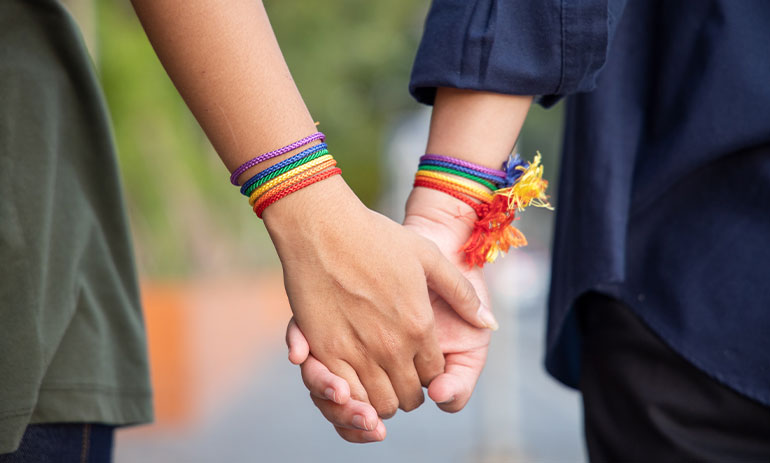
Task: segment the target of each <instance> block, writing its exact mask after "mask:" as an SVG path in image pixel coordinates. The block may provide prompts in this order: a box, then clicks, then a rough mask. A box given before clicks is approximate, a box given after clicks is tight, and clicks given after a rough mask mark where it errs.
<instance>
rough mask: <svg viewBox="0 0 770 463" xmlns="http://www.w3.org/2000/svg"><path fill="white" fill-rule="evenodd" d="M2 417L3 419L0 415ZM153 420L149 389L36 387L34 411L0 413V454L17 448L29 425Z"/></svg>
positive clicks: (132, 423) (110, 423) (143, 421)
mask: <svg viewBox="0 0 770 463" xmlns="http://www.w3.org/2000/svg"><path fill="white" fill-rule="evenodd" d="M4 415H5V416H4ZM153 419H154V415H153V410H152V393H151V391H150V390H147V389H145V390H141V389H125V390H123V389H118V388H110V387H105V386H102V385H97V384H92V385H76V386H73V385H70V386H69V387H67V385H64V384H61V385H59V384H57V385H52V386H50V387H48V386H44V387H41V388H40V393H39V395H38V399H37V405H35V407H34V408H26V409H24V408H19V409H16V410H8V411H0V455H2V454H3V453H10V452H14V451H15V450H17V449H18V448H19V445H20V443H21V439H22V437H23V435H24V431H25V430H26V428H27V426H28V425H30V424H42V423H98V424H106V425H110V426H130V425H138V424H147V423H150V422H152V421H153Z"/></svg>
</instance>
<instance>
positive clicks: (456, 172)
mask: <svg viewBox="0 0 770 463" xmlns="http://www.w3.org/2000/svg"><path fill="white" fill-rule="evenodd" d="M419 169H420V170H425V171H434V172H446V173H447V174H453V175H457V176H459V177H464V178H467V179H468V180H473V181H474V182H476V183H480V184H482V185H484V186H485V187H487V188H489V189H490V190H496V189H497V185H495V184H494V183H492V182H490V181H489V180H487V179H485V178H481V177H477V176H475V175H473V174H471V173H468V172H464V171H461V170H458V169H455V168H453V167H442V166H434V165H431V164H424V163H420V167H419Z"/></svg>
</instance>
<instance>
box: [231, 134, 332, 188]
mask: <svg viewBox="0 0 770 463" xmlns="http://www.w3.org/2000/svg"><path fill="white" fill-rule="evenodd" d="M326 148H327V146H326V143H319V144H317V145H315V146H311V147H310V148H308V149H306V150H305V151H302V152H300V153H297V154H295V155H294V156H292V157H290V158H287V159H284V160H283V161H281V162H279V163H278V164H274V165H272V166H270V167H268V168H267V169H265V170H263V171H261V172H259V173H258V174H257V175H255V176H253V177H251V178H250V179H248V180H247V181H246V183H244V184H243V186H241V194H242V195H244V196H248V195H247V194H246V191H247V190H248V189H249V187H250V186H251V185H253V184H255V183H256V182H258V181H259V180H260V179H261V178H263V177H266V176H268V175H270V174H272V173H273V172H275V171H276V170H278V169H281V168H283V167H286V166H288V165H289V164H291V163H293V162H297V161H299V160H300V159H302V158H305V157H307V156H310V155H311V154H313V153H316V152H318V151H321V150H323V149H326Z"/></svg>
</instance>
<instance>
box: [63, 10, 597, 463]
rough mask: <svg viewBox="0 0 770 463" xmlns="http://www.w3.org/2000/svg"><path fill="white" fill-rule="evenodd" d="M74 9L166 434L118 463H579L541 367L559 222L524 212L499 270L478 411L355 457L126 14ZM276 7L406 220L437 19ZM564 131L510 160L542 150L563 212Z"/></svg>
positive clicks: (323, 93)
mask: <svg viewBox="0 0 770 463" xmlns="http://www.w3.org/2000/svg"><path fill="white" fill-rule="evenodd" d="M65 3H66V4H67V5H68V7H69V8H70V9H71V11H72V12H73V14H74V15H75V17H76V19H77V20H78V22H79V23H80V24H81V27H82V29H83V33H84V36H85V38H86V42H87V43H88V45H89V48H90V50H91V52H92V55H93V58H94V62H95V65H96V67H97V69H98V72H99V75H100V77H101V80H102V83H103V85H104V89H105V93H106V97H107V101H108V105H109V109H110V112H111V115H112V120H113V123H114V128H115V138H116V141H117V145H118V152H119V156H120V165H121V168H122V174H123V186H124V190H125V193H126V196H127V200H128V206H129V214H130V219H131V225H132V232H133V236H134V244H135V248H136V253H137V259H138V265H139V269H140V279H141V285H142V296H143V301H144V308H145V314H146V320H147V328H148V333H149V344H150V354H151V362H152V376H153V386H154V390H155V406H156V415H157V420H156V423H155V424H153V425H151V426H143V427H137V428H134V429H127V430H122V431H120V432H119V433H118V438H117V443H116V459H117V462H119V463H128V462H148V463H150V462H168V461H175V460H176V461H183V462H208V461H214V460H216V461H232V462H240V461H255V460H256V461H281V462H284V461H285V462H295V461H296V462H301V461H319V462H326V461H338V462H348V461H351V462H352V461H361V460H362V459H365V460H367V461H369V462H386V461H393V460H394V459H404V458H406V459H407V461H417V460H418V459H419V461H422V462H426V463H430V462H508V461H543V462H550V461H553V462H579V461H584V459H585V458H584V450H583V445H582V441H581V424H580V411H579V401H578V397H577V394H576V393H575V392H573V391H570V390H567V389H566V388H563V387H561V386H560V385H558V384H557V383H556V382H555V381H553V380H552V379H550V378H549V377H547V376H546V374H545V372H544V369H543V366H542V360H543V355H544V354H543V345H544V339H543V335H544V332H545V329H544V323H545V300H546V299H545V298H546V295H547V288H548V280H549V265H550V254H549V246H550V242H551V230H552V224H553V214H552V213H550V212H548V211H542V210H531V211H528V212H527V213H525V214H524V220H522V221H521V222H520V223H521V229H522V231H523V232H524V233H525V234H526V236H527V238H528V240H529V242H530V244H529V246H528V247H527V248H525V249H522V250H516V251H514V252H512V253H511V254H510V255H509V256H507V257H506V258H505V259H502V261H499V263H496V264H495V265H493V266H489V267H488V270H487V279H488V281H489V283H490V289H491V292H492V296H493V300H494V308H495V311H496V313H497V314H498V319H499V321H500V324H501V329H500V331H499V332H497V333H495V336H494V337H493V340H492V346H491V350H490V355H489V361H488V363H487V367H486V369H485V371H484V373H483V375H482V377H481V380H480V383H479V386H478V387H477V389H476V392H475V394H474V397H473V398H472V400H471V402H470V403H469V405H468V406H467V407H466V408H465V409H464V410H463V411H462V412H460V413H458V414H454V415H448V414H445V413H443V412H441V411H439V410H438V408H436V407H435V405H433V404H432V403H430V402H429V401H428V402H426V404H425V405H423V406H422V407H421V408H420V409H418V410H416V411H414V412H412V413H409V414H408V415H407V414H404V413H403V412H400V413H399V414H398V415H397V416H396V417H395V418H393V419H391V420H389V421H388V422H386V425H387V426H388V437H387V439H386V440H385V442H383V443H379V444H370V445H365V446H360V445H353V444H348V443H345V442H344V441H342V440H341V439H339V438H338V437H337V435H336V433H335V432H334V430H333V428H332V427H331V426H330V425H328V424H327V422H326V421H325V420H324V419H323V418H322V416H321V415H320V413H318V411H317V410H316V409H315V408H314V406H313V405H312V403H311V402H310V399H309V398H308V396H307V391H306V389H305V388H304V386H303V384H302V382H301V379H300V376H299V369H298V368H297V367H294V366H292V365H290V364H289V362H288V360H287V359H286V348H285V345H284V343H283V333H284V329H285V325H286V322H287V321H288V319H289V317H290V311H289V308H288V302H287V300H286V296H285V294H284V292H283V286H282V280H281V272H280V266H279V263H278V259H277V256H276V255H275V252H274V250H273V248H272V245H271V243H270V241H269V238H268V237H267V233H266V232H265V230H264V227H263V226H262V224H261V223H260V222H259V221H258V220H257V219H256V218H255V217H254V215H253V214H252V213H251V212H250V211H249V210H248V209H247V205H246V204H245V201H244V200H243V198H242V197H241V196H240V195H239V194H238V192H237V190H236V189H235V188H233V187H232V186H231V185H230V184H229V182H228V181H227V177H228V173H227V171H226V169H225V168H224V166H223V165H222V164H221V163H220V161H219V159H218V157H217V156H216V155H215V153H214V152H213V150H212V148H211V146H210V145H209V143H208V142H207V141H206V139H205V137H204V135H203V133H202V132H201V130H200V129H199V127H198V125H197V123H196V121H195V120H194V119H193V117H192V116H191V115H190V113H189V112H188V110H187V108H186V106H185V105H184V102H183V101H182V100H181V98H180V97H179V96H178V95H177V93H176V91H175V89H174V87H173V85H172V84H171V82H170V81H169V79H168V77H166V74H165V72H164V71H163V68H162V67H161V65H160V64H159V62H158V60H157V58H156V57H155V55H154V53H153V51H152V49H151V47H150V45H149V43H148V41H147V39H146V38H145V36H144V34H143V32H142V30H141V27H140V25H139V23H138V21H137V20H136V17H135V16H134V13H133V10H132V9H131V6H130V4H129V3H128V1H127V0H67V1H65ZM264 3H265V5H266V7H267V10H268V13H269V15H270V18H271V21H272V24H273V27H274V29H275V32H276V34H277V36H278V40H279V43H280V44H281V47H282V50H283V52H284V55H285V57H286V60H287V62H288V63H289V67H290V69H291V71H292V73H293V75H294V78H295V80H296V82H297V85H298V87H299V89H300V91H301V92H302V94H303V96H304V98H305V101H306V103H307V105H308V107H309V108H310V111H311V113H312V114H313V117H314V118H315V119H316V120H318V121H320V122H321V125H320V129H321V130H322V131H323V132H325V133H326V135H327V142H328V143H329V144H330V145H331V147H332V149H333V151H334V155H335V157H336V158H337V159H338V161H339V162H340V165H341V166H342V168H343V171H344V176H345V179H346V180H347V182H348V183H349V184H350V185H351V187H352V188H353V189H354V190H355V192H356V193H357V194H358V195H359V196H360V197H361V198H362V199H363V201H364V202H365V203H366V204H367V205H369V206H370V207H371V208H374V209H377V210H379V211H381V212H383V213H385V214H387V215H388V216H390V217H392V218H393V219H394V220H401V218H402V217H403V205H404V200H405V198H406V195H407V193H408V191H409V189H410V187H411V181H412V176H413V174H414V170H415V169H416V165H417V158H418V157H419V156H420V155H421V154H423V152H424V151H423V150H424V147H425V142H426V140H427V129H428V121H429V117H430V112H429V110H428V108H425V107H422V106H420V105H418V104H417V103H415V102H414V101H413V100H412V99H411V97H410V96H409V95H408V92H407V84H408V79H409V72H410V68H411V63H412V60H413V58H414V55H415V52H416V49H417V45H418V43H419V38H420V34H421V30H422V22H423V19H424V17H425V14H426V12H427V8H428V6H429V2H428V1H427V0H423V1H417V2H415V1H414V0H389V1H387V2H367V1H361V0H327V1H325V2H316V1H311V0H296V1H293V2H288V1H286V0H265V1H264ZM561 124H562V109H561V107H560V106H557V107H556V108H553V109H550V110H548V111H544V110H542V109H541V108H539V107H533V109H532V111H531V113H530V116H529V118H528V120H527V123H526V125H525V127H524V130H523V132H522V136H521V140H520V143H519V146H518V150H519V152H521V153H522V154H523V155H524V156H525V157H527V158H531V156H532V155H533V154H534V152H535V150H539V151H540V152H542V154H543V157H544V164H545V166H546V177H547V178H548V179H549V180H550V181H551V187H550V193H551V195H552V199H553V202H554V203H555V204H556V206H557V208H558V197H557V190H556V186H557V185H556V181H555V180H556V178H557V173H558V160H559V158H558V156H559V151H560V136H561V135H560V134H561ZM180 198H184V201H180Z"/></svg>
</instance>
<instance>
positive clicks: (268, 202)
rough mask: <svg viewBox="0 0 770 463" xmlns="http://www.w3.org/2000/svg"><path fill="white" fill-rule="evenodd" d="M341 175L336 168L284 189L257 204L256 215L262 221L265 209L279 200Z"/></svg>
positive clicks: (255, 207) (340, 171) (255, 206)
mask: <svg viewBox="0 0 770 463" xmlns="http://www.w3.org/2000/svg"><path fill="white" fill-rule="evenodd" d="M341 173H342V170H340V169H339V168H338V167H335V168H334V169H331V170H327V171H324V172H321V173H320V174H317V175H315V176H313V177H309V178H306V179H304V180H303V181H301V182H299V183H297V184H295V185H292V186H291V187H289V188H286V189H283V190H281V191H280V192H278V193H277V194H275V195H272V196H271V197H270V198H268V199H267V200H265V201H263V202H261V203H259V204H255V205H254V213H255V214H257V217H259V218H260V219H261V218H262V213H263V212H264V211H265V209H267V207H268V206H269V205H271V204H273V203H274V202H276V201H278V200H279V199H281V198H285V197H286V196H288V195H290V194H292V193H294V192H296V191H299V190H301V189H303V188H305V187H306V186H309V185H312V184H314V183H316V182H320V181H321V180H325V179H327V178H329V177H332V176H334V175H339V174H341Z"/></svg>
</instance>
